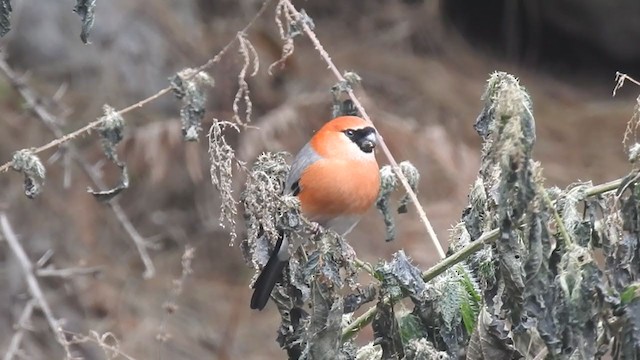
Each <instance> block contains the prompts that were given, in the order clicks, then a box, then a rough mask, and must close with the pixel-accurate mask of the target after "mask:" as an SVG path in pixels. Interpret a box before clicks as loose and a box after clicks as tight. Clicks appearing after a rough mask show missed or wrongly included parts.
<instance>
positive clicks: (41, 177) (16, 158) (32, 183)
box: [11, 149, 47, 199]
mask: <svg viewBox="0 0 640 360" xmlns="http://www.w3.org/2000/svg"><path fill="white" fill-rule="evenodd" d="M11 168H12V169H13V170H15V171H18V172H20V173H22V174H23V175H24V194H25V195H26V196H27V197H28V198H29V199H33V198H35V197H37V196H38V195H40V193H42V190H43V188H44V181H45V177H46V174H47V172H46V169H45V167H44V165H42V161H40V158H38V157H37V156H36V155H35V154H34V153H33V152H32V151H31V150H27V149H23V150H19V151H16V152H15V153H14V154H13V158H12V159H11Z"/></svg>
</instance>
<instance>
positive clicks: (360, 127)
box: [311, 116, 378, 161]
mask: <svg viewBox="0 0 640 360" xmlns="http://www.w3.org/2000/svg"><path fill="white" fill-rule="evenodd" d="M311 143H312V145H313V147H314V149H315V150H316V151H317V152H318V153H319V155H321V156H324V157H331V158H340V157H346V158H352V159H358V160H374V161H375V154H374V149H375V147H376V145H377V144H378V138H377V134H376V130H375V129H374V128H373V126H371V124H369V123H368V122H367V121H365V120H364V119H361V118H359V117H357V116H341V117H337V118H335V119H333V120H331V121H329V122H328V123H326V124H325V125H324V126H323V127H322V128H320V130H318V132H317V133H316V134H315V135H314V136H313V138H312V140H311Z"/></svg>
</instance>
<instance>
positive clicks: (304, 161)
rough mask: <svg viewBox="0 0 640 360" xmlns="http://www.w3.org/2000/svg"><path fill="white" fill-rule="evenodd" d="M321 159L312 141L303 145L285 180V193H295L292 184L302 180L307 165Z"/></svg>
mask: <svg viewBox="0 0 640 360" xmlns="http://www.w3.org/2000/svg"><path fill="white" fill-rule="evenodd" d="M320 159H321V158H320V155H318V153H317V152H315V150H313V148H312V147H311V143H307V144H306V145H305V146H304V147H302V149H300V151H299V152H298V154H297V155H296V157H295V158H294V159H293V162H292V163H291V170H289V175H288V176H287V181H286V182H285V190H284V192H285V194H287V195H289V194H291V193H293V188H292V186H293V185H294V184H295V183H296V182H297V181H299V180H300V177H301V176H302V173H303V172H304V171H305V170H306V169H307V167H309V165H311V164H313V163H315V162H316V161H318V160H320Z"/></svg>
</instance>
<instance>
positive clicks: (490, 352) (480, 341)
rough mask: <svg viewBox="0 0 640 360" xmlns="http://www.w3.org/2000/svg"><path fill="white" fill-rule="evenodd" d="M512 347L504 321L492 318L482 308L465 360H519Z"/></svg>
mask: <svg viewBox="0 0 640 360" xmlns="http://www.w3.org/2000/svg"><path fill="white" fill-rule="evenodd" d="M521 358H523V356H522V355H521V354H520V353H519V352H518V351H517V350H516V349H515V347H514V346H513V338H512V334H511V331H510V329H509V328H508V326H507V324H506V323H505V322H504V321H501V320H497V319H495V318H492V316H491V314H490V313H489V312H488V311H487V310H486V309H485V308H484V307H483V308H482V310H480V316H479V318H478V323H477V326H476V329H475V331H474V332H473V335H472V336H471V340H470V341H469V346H468V347H467V360H495V359H505V360H507V359H521Z"/></svg>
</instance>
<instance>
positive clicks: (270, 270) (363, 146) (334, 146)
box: [251, 116, 380, 310]
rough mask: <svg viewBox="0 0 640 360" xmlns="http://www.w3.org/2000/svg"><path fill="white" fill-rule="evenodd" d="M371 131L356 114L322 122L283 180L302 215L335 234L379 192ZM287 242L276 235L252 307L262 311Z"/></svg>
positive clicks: (355, 219)
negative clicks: (296, 198) (323, 123)
mask: <svg viewBox="0 0 640 360" xmlns="http://www.w3.org/2000/svg"><path fill="white" fill-rule="evenodd" d="M376 144H377V137H376V130H375V129H374V128H373V127H372V126H371V125H370V124H369V123H368V122H366V121H365V120H363V119H361V118H359V117H355V116H341V117H338V118H335V119H333V120H331V121H329V122H328V123H326V124H325V125H324V126H323V127H322V128H320V130H318V132H316V133H315V135H314V136H313V137H312V138H311V140H309V142H308V143H307V144H306V145H305V146H304V147H303V148H302V149H301V150H300V152H298V154H297V155H296V157H295V159H294V160H293V163H292V164H291V170H290V172H289V175H288V176H287V180H286V182H285V193H286V194H288V195H294V196H297V197H298V199H300V207H301V209H302V213H303V215H304V216H305V217H306V218H307V219H308V220H311V221H314V222H316V223H318V224H320V225H321V226H323V227H325V228H329V229H332V230H333V231H335V232H336V233H338V234H341V235H346V234H348V233H349V232H350V231H351V230H352V229H353V228H354V227H355V226H356V224H357V223H358V221H359V220H360V218H361V217H362V215H363V214H364V213H365V212H366V211H367V210H368V209H369V208H370V207H371V205H372V204H373V203H374V202H375V201H376V198H377V197H378V192H379V190H380V173H379V168H378V163H377V162H376V157H375V154H374V151H373V150H374V148H375V147H376ZM288 248H289V244H288V241H287V239H286V238H283V237H280V239H278V242H277V244H276V247H275V249H274V251H273V254H272V255H271V257H270V258H269V261H268V262H267V265H265V267H264V268H263V269H262V272H261V273H260V275H259V276H258V279H257V280H256V282H255V283H254V285H253V288H254V292H253V296H252V297H251V308H252V309H259V310H262V309H263V308H264V307H265V305H266V304H267V301H269V296H270V295H271V291H272V290H273V288H274V286H275V285H276V282H278V280H279V278H280V276H281V274H282V271H283V269H284V267H285V265H287V263H288V262H289V249H288Z"/></svg>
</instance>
